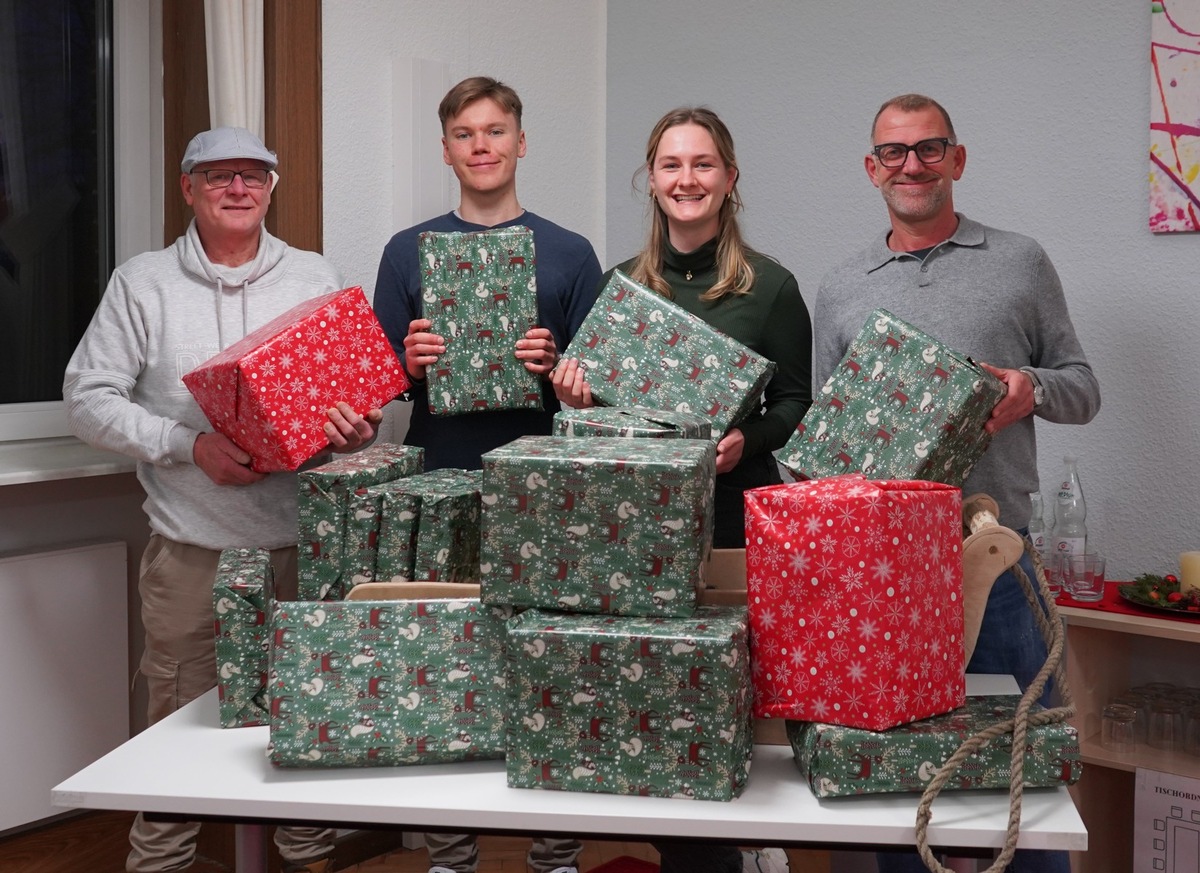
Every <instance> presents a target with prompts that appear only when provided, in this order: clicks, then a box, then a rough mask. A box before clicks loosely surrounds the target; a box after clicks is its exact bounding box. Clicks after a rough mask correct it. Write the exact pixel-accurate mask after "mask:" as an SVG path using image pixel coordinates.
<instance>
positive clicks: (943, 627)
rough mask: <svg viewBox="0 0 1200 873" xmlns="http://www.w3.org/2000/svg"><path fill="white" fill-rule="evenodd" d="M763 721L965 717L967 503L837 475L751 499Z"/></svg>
mask: <svg viewBox="0 0 1200 873" xmlns="http://www.w3.org/2000/svg"><path fill="white" fill-rule="evenodd" d="M745 500H746V529H747V541H748V543H749V547H748V549H747V552H746V564H747V586H748V608H749V613H750V627H751V633H752V643H753V652H754V659H755V671H754V686H755V692H756V696H755V710H754V712H755V715H758V716H760V717H767V718H790V719H799V720H801V721H819V722H826V723H831V724H840V725H845V726H847V727H859V728H865V729H867V730H886V729H887V728H890V727H895V726H896V725H900V724H905V723H907V722H911V721H916V720H917V719H922V718H929V717H931V716H934V715H940V714H942V713H944V712H949V711H950V710H952V709H955V708H956V707H959V706H962V704H963V700H964V699H965V694H966V685H965V676H964V672H963V606H962V509H961V504H962V498H961V495H960V492H959V490H958V489H957V488H953V487H951V486H949V485H942V484H939V483H935V482H892V481H885V482H873V481H869V480H867V479H866V478H864V477H863V476H861V475H856V476H837V477H833V478H829V479H820V480H816V481H811V482H797V483H793V484H790V485H771V486H767V487H764V488H755V489H752V490H750V491H747V492H746V497H745Z"/></svg>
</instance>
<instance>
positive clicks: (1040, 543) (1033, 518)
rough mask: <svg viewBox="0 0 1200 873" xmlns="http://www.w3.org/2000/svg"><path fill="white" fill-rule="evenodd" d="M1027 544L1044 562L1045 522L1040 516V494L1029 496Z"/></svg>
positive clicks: (1037, 492)
mask: <svg viewBox="0 0 1200 873" xmlns="http://www.w3.org/2000/svg"><path fill="white" fill-rule="evenodd" d="M1029 504H1030V513H1029V542H1030V543H1031V544H1032V545H1033V550H1034V551H1035V552H1037V554H1038V556H1039V557H1040V558H1041V559H1042V560H1043V561H1045V560H1046V520H1045V517H1044V516H1043V514H1042V494H1041V492H1040V491H1034V492H1032V493H1030V495H1029Z"/></svg>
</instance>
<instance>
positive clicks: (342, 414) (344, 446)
mask: <svg viewBox="0 0 1200 873" xmlns="http://www.w3.org/2000/svg"><path fill="white" fill-rule="evenodd" d="M327 412H328V414H329V421H327V422H325V438H326V439H328V440H329V448H331V449H332V450H333V451H335V452H340V453H344V452H355V451H358V450H359V449H361V448H362V447H363V446H364V445H366V444H367V443H369V442H370V441H371V440H372V439H374V438H375V425H377V424H379V422H381V421H383V410H380V409H371V410H368V411H367V414H366V415H359V414H358V413H357V412H355V411H354V410H353V409H352V408H351V407H350V404H349V403H346V402H345V401H339V402H338V405H337V406H331V407H330V408H329V409H328V410H327Z"/></svg>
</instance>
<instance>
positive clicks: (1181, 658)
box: [1058, 606, 1200, 873]
mask: <svg viewBox="0 0 1200 873" xmlns="http://www.w3.org/2000/svg"><path fill="white" fill-rule="evenodd" d="M1058 611H1059V613H1060V614H1061V615H1062V617H1063V618H1064V619H1065V621H1066V625H1067V680H1068V681H1069V682H1070V684H1071V690H1072V692H1073V693H1074V697H1075V706H1076V710H1077V714H1076V716H1075V718H1074V719H1073V722H1072V723H1073V724H1074V725H1075V727H1076V728H1077V729H1078V731H1079V736H1080V752H1081V755H1082V758H1083V764H1084V768H1083V777H1082V778H1081V779H1080V781H1079V783H1078V784H1077V785H1075V786H1073V787H1072V789H1071V794H1072V796H1073V797H1074V799H1075V804H1076V806H1077V807H1078V808H1079V812H1080V815H1081V816H1082V817H1083V821H1084V824H1085V825H1086V826H1087V829H1088V851H1087V852H1086V853H1073V855H1072V859H1071V861H1072V863H1071V868H1072V870H1073V871H1074V873H1104V871H1109V870H1132V869H1133V795H1134V771H1135V770H1137V769H1138V768H1139V767H1140V768H1144V769H1148V770H1158V771H1162V772H1167V773H1176V774H1179V775H1182V776H1188V777H1192V778H1200V758H1198V757H1195V756H1193V755H1188V754H1186V753H1184V752H1162V751H1160V750H1158V749H1152V748H1150V747H1149V746H1146V745H1139V746H1138V747H1137V749H1136V750H1134V751H1133V752H1129V753H1126V754H1117V753H1115V752H1111V751H1109V750H1108V749H1104V748H1102V747H1101V746H1100V713H1101V711H1102V710H1103V708H1104V705H1105V704H1106V703H1107V702H1108V701H1109V700H1110V699H1111V698H1113V697H1115V696H1117V695H1118V694H1120V693H1121V692H1123V691H1125V690H1127V689H1129V688H1131V687H1133V686H1135V685H1140V684H1143V683H1145V682H1151V681H1155V680H1165V681H1169V682H1176V683H1178V684H1180V685H1200V648H1196V649H1191V648H1189V647H1191V646H1193V645H1195V644H1198V643H1200V622H1195V621H1186V620H1176V619H1167V618H1153V617H1151V616H1148V615H1147V616H1140V615H1125V614H1120V613H1110V612H1101V611H1099V610H1094V609H1080V608H1076V607H1062V606H1060V607H1059V610H1058ZM1193 665H1195V666H1193Z"/></svg>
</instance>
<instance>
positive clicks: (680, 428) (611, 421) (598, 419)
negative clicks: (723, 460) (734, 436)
mask: <svg viewBox="0 0 1200 873" xmlns="http://www.w3.org/2000/svg"><path fill="white" fill-rule="evenodd" d="M554 435H555V436H562V437H597V436H607V437H639V438H642V439H655V438H658V439H662V438H667V439H672V438H676V437H680V438H685V439H699V440H706V439H711V438H712V422H710V421H709V420H708V419H707V418H704V417H703V416H700V415H696V414H695V413H692V412H676V411H675V410H673V409H648V408H645V407H639V406H632V407H629V408H619V407H605V406H599V407H595V408H593V409H564V410H563V411H562V412H557V413H555V414H554Z"/></svg>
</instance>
